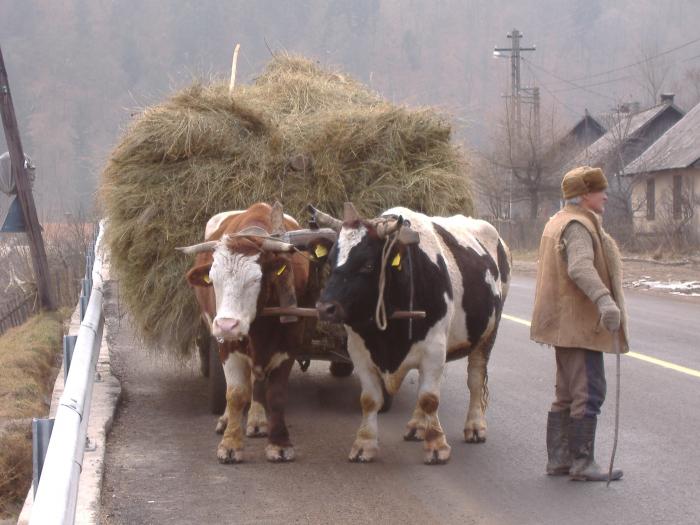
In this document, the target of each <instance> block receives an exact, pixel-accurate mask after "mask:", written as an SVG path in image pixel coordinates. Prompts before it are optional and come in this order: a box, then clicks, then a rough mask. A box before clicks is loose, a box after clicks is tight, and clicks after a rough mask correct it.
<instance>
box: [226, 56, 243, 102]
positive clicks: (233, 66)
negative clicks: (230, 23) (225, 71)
mask: <svg viewBox="0 0 700 525" xmlns="http://www.w3.org/2000/svg"><path fill="white" fill-rule="evenodd" d="M240 48H241V44H236V47H235V48H234V49H233V63H232V64H231V83H230V84H229V85H228V94H229V95H233V87H234V86H235V85H236V64H238V50H239V49H240Z"/></svg>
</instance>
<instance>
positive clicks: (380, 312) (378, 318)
mask: <svg viewBox="0 0 700 525" xmlns="http://www.w3.org/2000/svg"><path fill="white" fill-rule="evenodd" d="M397 239H398V235H397V234H392V235H391V236H390V237H387V238H386V240H385V241H384V247H383V248H382V266H381V269H380V270H379V296H378V297H377V307H376V308H375V311H374V321H375V322H376V323H377V328H379V329H380V330H381V331H382V332H383V331H384V330H386V327H387V325H388V320H387V317H386V304H385V303H384V289H385V288H386V266H387V264H388V263H389V254H390V253H391V250H392V249H393V248H394V245H395V244H396V240H397Z"/></svg>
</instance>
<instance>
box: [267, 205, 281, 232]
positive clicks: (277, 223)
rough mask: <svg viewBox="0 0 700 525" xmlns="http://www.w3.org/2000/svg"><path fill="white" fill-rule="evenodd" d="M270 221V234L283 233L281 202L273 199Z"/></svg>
mask: <svg viewBox="0 0 700 525" xmlns="http://www.w3.org/2000/svg"><path fill="white" fill-rule="evenodd" d="M270 221H271V223H272V234H273V235H281V234H282V233H284V210H283V209H282V203H281V202H280V201H275V204H274V205H273V206H272V209H271V210H270Z"/></svg>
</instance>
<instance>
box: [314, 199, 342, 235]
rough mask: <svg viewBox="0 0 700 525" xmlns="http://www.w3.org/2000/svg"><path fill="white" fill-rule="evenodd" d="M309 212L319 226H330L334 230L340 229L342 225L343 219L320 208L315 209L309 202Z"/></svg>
mask: <svg viewBox="0 0 700 525" xmlns="http://www.w3.org/2000/svg"><path fill="white" fill-rule="evenodd" d="M307 209H308V210H309V213H310V214H311V220H312V221H313V222H315V223H316V224H318V225H319V226H321V227H325V228H330V229H332V230H334V231H336V232H339V231H340V228H342V226H343V221H341V220H338V219H336V218H335V217H331V216H330V215H328V214H327V213H323V212H322V211H321V210H317V209H316V208H314V207H313V206H312V205H311V204H309V206H308V207H307Z"/></svg>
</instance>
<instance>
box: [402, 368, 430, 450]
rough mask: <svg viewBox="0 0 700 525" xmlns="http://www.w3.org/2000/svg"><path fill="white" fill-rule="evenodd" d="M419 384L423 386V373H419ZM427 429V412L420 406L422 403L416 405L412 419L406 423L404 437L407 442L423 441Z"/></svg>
mask: <svg viewBox="0 0 700 525" xmlns="http://www.w3.org/2000/svg"><path fill="white" fill-rule="evenodd" d="M418 373H419V377H418V384H419V385H422V384H423V373H422V372H421V371H419V372H418ZM425 427H426V418H425V412H423V409H422V408H421V406H420V403H416V408H415V409H414V410H413V414H412V415H411V419H409V421H408V423H406V432H405V433H404V435H403V438H404V440H405V441H423V440H424V439H425Z"/></svg>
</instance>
